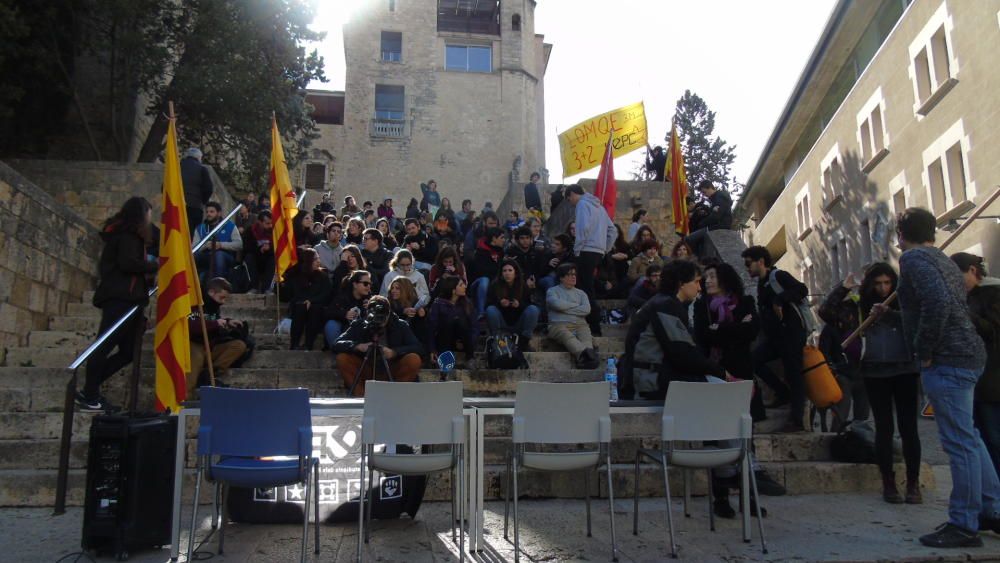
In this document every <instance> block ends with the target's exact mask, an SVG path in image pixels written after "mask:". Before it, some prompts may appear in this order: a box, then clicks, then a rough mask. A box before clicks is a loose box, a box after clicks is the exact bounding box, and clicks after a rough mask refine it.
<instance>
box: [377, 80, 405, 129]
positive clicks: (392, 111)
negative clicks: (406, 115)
mask: <svg viewBox="0 0 1000 563" xmlns="http://www.w3.org/2000/svg"><path fill="white" fill-rule="evenodd" d="M375 117H376V119H398V120H402V119H403V87H402V86H387V85H384V84H377V85H376V86H375Z"/></svg>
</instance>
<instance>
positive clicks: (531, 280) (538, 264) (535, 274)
mask: <svg viewBox="0 0 1000 563" xmlns="http://www.w3.org/2000/svg"><path fill="white" fill-rule="evenodd" d="M504 258H510V259H512V260H514V261H515V262H517V265H518V266H520V268H521V276H523V278H524V282H525V284H526V285H527V286H528V287H529V288H531V289H534V288H535V282H536V281H537V280H538V278H540V277H542V276H541V273H542V272H541V270H542V257H541V255H540V254H539V253H538V251H536V250H535V240H534V237H533V236H532V235H531V229H530V228H528V227H518V228H517V229H516V230H515V231H514V244H511V245H509V246H508V247H507V252H506V253H505V255H504Z"/></svg>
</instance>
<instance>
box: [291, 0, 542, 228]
mask: <svg viewBox="0 0 1000 563" xmlns="http://www.w3.org/2000/svg"><path fill="white" fill-rule="evenodd" d="M534 6H535V2H534V1H533V0H489V1H482V2H467V1H464V0H414V1H406V2H397V1H394V0H380V1H377V2H374V1H373V2H365V3H363V6H362V7H359V8H358V10H357V12H356V13H355V14H354V16H353V17H352V19H351V20H350V21H349V22H348V23H347V24H346V25H345V26H344V52H345V55H346V63H347V80H346V84H347V86H346V91H344V92H321V91H312V92H310V93H309V101H310V103H312V104H313V105H314V106H316V107H317V115H316V118H317V119H316V120H317V124H318V126H319V129H320V132H321V138H320V139H318V140H317V141H315V142H314V143H313V150H312V153H311V155H310V157H309V158H308V159H306V160H305V161H304V162H303V163H301V164H300V165H299V166H298V167H297V169H296V170H295V171H293V173H292V179H293V182H295V183H296V184H297V185H299V186H302V187H306V188H308V189H310V190H311V191H317V190H319V191H322V190H326V191H333V192H334V195H335V198H336V199H337V200H338V203H339V202H340V201H342V198H343V196H344V195H347V194H351V195H354V196H355V197H356V198H357V199H358V201H359V203H360V202H361V201H363V200H366V199H370V200H372V201H376V202H378V201H380V200H381V199H383V198H385V197H392V198H393V199H394V200H395V205H396V209H397V212H401V211H402V210H403V209H404V208H405V206H406V202H407V201H408V200H409V198H410V197H417V198H418V199H419V197H420V189H419V185H420V183H421V182H426V181H427V180H429V179H435V180H437V182H438V186H439V191H440V192H441V194H442V196H443V197H448V198H449V199H451V200H452V204H453V205H454V206H455V207H456V208H457V207H458V205H459V204H460V202H461V200H462V199H465V198H469V199H472V200H473V201H474V202H475V204H476V206H477V208H479V207H481V205H482V203H483V202H484V201H487V200H490V201H493V202H494V205H495V206H496V204H497V203H498V202H499V201H500V200H502V199H503V198H504V197H505V196H506V194H507V191H508V188H509V187H510V185H511V182H512V178H513V179H514V180H516V181H517V182H524V181H527V177H528V175H529V174H530V172H531V171H536V170H541V169H543V168H544V166H545V141H544V132H545V127H544V123H545V117H544V109H543V101H544V76H545V68H546V65H547V62H548V57H549V53H550V52H551V45H549V44H546V43H544V42H543V38H542V36H541V35H538V34H536V33H535V29H534V27H535V26H534Z"/></svg>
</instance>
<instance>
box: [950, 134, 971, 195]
mask: <svg viewBox="0 0 1000 563" xmlns="http://www.w3.org/2000/svg"><path fill="white" fill-rule="evenodd" d="M944 156H945V162H946V163H947V165H948V189H949V191H950V192H951V201H952V205H957V204H959V203H962V202H963V201H965V200H966V199H968V196H967V194H966V192H965V165H964V164H963V163H962V144H961V143H955V144H954V145H952V146H951V148H950V149H948V151H947V152H945V153H944Z"/></svg>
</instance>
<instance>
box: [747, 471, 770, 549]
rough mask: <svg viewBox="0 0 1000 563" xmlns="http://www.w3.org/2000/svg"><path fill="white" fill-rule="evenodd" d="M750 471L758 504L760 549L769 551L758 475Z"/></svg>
mask: <svg viewBox="0 0 1000 563" xmlns="http://www.w3.org/2000/svg"><path fill="white" fill-rule="evenodd" d="M749 473H750V487H751V492H752V493H753V497H752V498H753V499H754V503H755V504H756V505H757V530H758V531H759V532H760V549H761V551H762V552H763V553H765V554H766V553H767V540H765V539H764V516H763V515H762V514H761V513H760V496H758V495H757V477H756V476H755V475H754V474H753V471H749Z"/></svg>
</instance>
